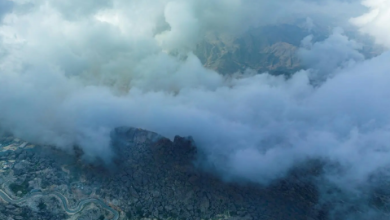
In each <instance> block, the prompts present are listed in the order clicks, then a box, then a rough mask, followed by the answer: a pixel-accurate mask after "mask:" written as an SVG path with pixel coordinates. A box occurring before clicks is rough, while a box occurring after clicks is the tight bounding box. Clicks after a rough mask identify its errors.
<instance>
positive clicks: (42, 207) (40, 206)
mask: <svg viewBox="0 0 390 220" xmlns="http://www.w3.org/2000/svg"><path fill="white" fill-rule="evenodd" d="M38 208H39V210H40V211H42V210H45V209H46V204H45V203H44V202H43V201H40V202H39V204H38Z"/></svg>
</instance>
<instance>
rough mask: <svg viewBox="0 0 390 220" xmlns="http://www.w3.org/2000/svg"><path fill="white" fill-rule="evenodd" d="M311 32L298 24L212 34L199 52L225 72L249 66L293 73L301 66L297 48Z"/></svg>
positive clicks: (199, 45)
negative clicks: (235, 34)
mask: <svg viewBox="0 0 390 220" xmlns="http://www.w3.org/2000/svg"><path fill="white" fill-rule="evenodd" d="M309 34H310V33H309V32H308V31H306V30H305V29H303V28H300V27H298V26H296V25H289V24H284V25H280V26H266V27H259V28H254V29H251V30H249V31H248V32H247V33H245V34H243V35H242V36H240V37H237V38H230V37H216V36H212V35H209V36H207V37H206V38H205V40H204V41H203V42H202V43H200V44H198V47H197V49H196V51H195V54H196V55H197V56H198V57H199V58H200V60H201V61H202V63H203V64H204V66H206V67H208V68H211V69H214V70H216V71H218V72H219V73H222V74H232V73H236V72H240V71H241V72H242V71H244V70H245V69H247V68H251V69H253V70H256V71H258V72H260V73H261V72H270V73H272V74H291V73H293V72H294V71H296V70H298V69H299V68H301V63H300V60H299V58H298V56H297V54H296V51H297V49H298V47H299V46H300V42H301V40H302V39H303V38H304V37H306V36H307V35H309Z"/></svg>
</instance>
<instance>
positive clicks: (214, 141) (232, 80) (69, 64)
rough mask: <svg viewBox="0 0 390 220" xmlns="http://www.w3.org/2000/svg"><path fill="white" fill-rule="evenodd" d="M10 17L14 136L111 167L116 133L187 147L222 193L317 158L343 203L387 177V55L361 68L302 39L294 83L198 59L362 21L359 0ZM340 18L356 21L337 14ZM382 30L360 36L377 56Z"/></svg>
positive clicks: (39, 4) (49, 5)
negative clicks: (233, 44) (260, 36)
mask: <svg viewBox="0 0 390 220" xmlns="http://www.w3.org/2000/svg"><path fill="white" fill-rule="evenodd" d="M373 2H374V1H372V2H371V3H373ZM376 3H378V4H379V5H374V4H370V6H371V5H373V6H372V7H374V6H375V7H380V8H386V7H382V6H386V2H384V3H381V2H379V1H378V2H376ZM13 4H14V7H13V8H12V10H10V11H8V13H6V14H3V15H4V18H3V22H2V24H1V25H0V127H1V128H2V129H4V130H7V131H10V132H12V133H13V134H14V135H16V136H18V137H21V138H24V139H27V140H30V141H34V142H37V143H41V144H50V145H54V146H56V147H58V148H61V149H63V150H66V151H71V150H72V149H73V146H74V145H78V146H80V147H81V148H83V150H84V152H85V153H86V158H87V159H91V160H93V159H94V158H97V157H100V158H102V159H103V160H105V161H106V162H109V161H110V159H111V158H112V156H113V154H112V152H111V149H110V146H109V141H110V140H109V132H110V131H111V130H112V129H113V128H115V127H118V126H134V127H141V128H145V129H149V130H153V131H156V132H158V133H161V134H162V135H165V136H167V137H169V138H172V137H174V135H182V136H187V135H191V136H193V137H194V139H195V141H196V143H197V145H198V147H199V149H200V151H201V152H202V153H203V154H204V155H205V157H204V158H203V160H202V161H201V167H202V168H203V169H208V170H210V171H213V172H215V173H217V174H219V175H220V176H221V177H222V178H224V179H225V180H228V181H235V180H243V181H249V182H255V183H260V184H269V183H271V182H272V181H274V180H278V179H280V178H284V177H286V176H287V175H288V173H289V171H290V170H291V169H292V168H294V167H295V166H297V165H298V164H302V163H305V162H306V161H307V160H308V159H320V160H322V161H326V165H325V168H324V175H323V176H322V178H323V180H324V182H329V183H332V184H334V185H336V186H337V187H340V188H343V189H345V191H348V190H347V189H348V188H353V189H359V187H363V186H366V185H369V181H370V178H372V176H373V175H374V176H375V175H378V174H377V173H378V172H379V171H380V170H383V169H384V168H387V167H388V166H389V163H388V161H387V158H388V157H389V156H390V155H389V152H390V148H389V145H388V144H387V142H388V138H389V136H390V130H389V129H390V128H389V124H390V113H389V111H388V109H389V108H390V106H389V104H388V103H389V102H388V97H387V94H389V93H390V91H389V89H390V87H389V86H388V84H389V82H390V77H389V74H388V72H389V69H390V62H388V60H389V58H390V54H389V52H386V53H383V54H381V55H379V56H377V57H374V58H371V59H366V58H365V57H364V56H363V55H362V54H361V52H360V50H361V48H362V45H361V44H360V43H359V42H358V41H357V40H354V39H351V38H349V37H347V36H346V35H345V34H344V32H343V31H341V29H335V31H334V32H333V33H332V34H331V35H330V36H329V37H328V38H326V39H325V40H323V41H321V42H312V41H313V39H312V38H310V37H307V38H305V39H303V42H302V47H301V49H300V50H299V55H300V57H301V59H302V61H303V62H304V64H305V65H306V67H307V69H306V70H301V71H298V72H297V73H295V74H294V75H292V76H291V77H290V78H288V79H286V78H285V77H284V76H272V75H269V74H267V73H264V74H256V73H255V72H254V71H252V70H247V71H246V73H245V74H244V75H240V76H231V77H224V76H222V75H221V74H219V73H217V72H215V71H212V70H209V69H206V68H204V67H203V65H202V64H201V62H200V61H199V59H198V58H197V57H196V56H195V55H194V54H193V53H192V50H193V49H194V48H195V47H196V45H197V44H198V43H199V42H200V41H201V40H202V39H203V37H204V36H205V35H206V34H207V33H214V34H221V35H234V34H237V33H238V34H242V33H244V32H245V30H247V29H248V28H250V27H251V26H256V25H263V24H275V23H278V22H282V21H283V20H286V19H290V18H298V17H302V18H304V19H307V20H306V21H308V24H313V23H314V24H317V23H318V22H319V23H321V22H325V23H326V24H327V25H332V24H333V23H337V26H345V25H346V23H347V22H348V21H349V20H348V19H349V18H350V17H356V16H359V13H360V12H361V13H360V14H362V13H364V7H362V6H361V5H360V4H359V2H358V1H336V0H323V1H309V0H301V1H278V2H275V1H254V0H251V1H250V0H241V1H239V0H234V1H219V0H215V1H209V0H208V1H206V0H204V1H203V0H201V1H199V0H197V1H195V0H194V1H181V0H159V1H151V0H150V1H149V0H147V1H121V0H115V1H109V2H106V1H97V2H95V3H93V4H92V3H80V4H78V3H77V4H74V3H73V1H55V2H53V1H43V0H41V1H27V0H26V1H21V0H18V1H14V3H13ZM367 4H368V3H367ZM26 5H27V6H28V10H27V9H26V7H27V6H26ZM73 5H78V6H79V7H78V8H77V10H76V9H75V10H73V9H74V8H73ZM346 8H349V9H352V8H354V9H356V10H349V11H351V14H347V15H342V13H341V12H344V11H346V10H345V9H346ZM217 9H218V10H217ZM129 12H131V13H129ZM378 13H379V12H378ZM379 15H381V16H379ZM379 18H381V19H385V20H386V19H387V18H386V16H385V14H381V13H379V14H378V16H377V17H375V19H371V20H369V19H363V21H364V22H357V23H356V24H359V25H360V27H362V30H363V31H364V30H370V31H368V32H367V33H371V34H372V35H373V36H376V37H377V39H378V42H382V41H383V42H382V43H384V44H385V39H384V38H381V37H382V36H385V35H382V34H383V33H385V30H386V29H385V28H384V27H385V26H382V25H383V24H385V22H383V21H382V20H381V19H379ZM387 20H388V19H387ZM387 20H386V21H387ZM354 21H355V20H354ZM357 21H359V19H358V20H357ZM366 21H370V22H366ZM362 24H363V25H362ZM377 24H379V25H377ZM310 26H311V25H309V28H310ZM332 28H333V26H332ZM371 28H372V29H371ZM371 30H378V32H372V31H371ZM380 39H382V41H381V40H380ZM315 80H319V81H320V83H313V81H315ZM368 188H369V187H368Z"/></svg>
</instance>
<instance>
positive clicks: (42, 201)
mask: <svg viewBox="0 0 390 220" xmlns="http://www.w3.org/2000/svg"><path fill="white" fill-rule="evenodd" d="M112 140H113V141H112V143H113V144H112V145H113V150H114V152H115V155H116V157H115V159H114V160H113V162H112V164H111V165H109V166H103V165H102V164H99V163H93V164H91V163H85V162H84V161H83V159H82V158H83V152H82V151H81V150H80V149H78V148H76V153H75V155H76V156H72V155H69V154H66V153H64V152H62V151H59V150H56V149H54V148H52V147H50V146H39V145H36V146H35V145H33V144H31V143H27V142H24V141H22V140H19V139H15V138H13V137H4V138H1V139H0V143H1V144H2V147H1V151H2V152H1V153H0V163H1V165H2V166H1V170H0V182H1V183H2V185H1V186H2V188H1V190H0V198H1V200H3V201H2V202H1V203H0V219H11V218H13V219H26V216H34V217H33V218H34V219H230V220H233V219H243V220H244V219H245V220H246V219H253V220H262V219H264V220H268V219H273V220H278V219H280V220H282V219H292V220H293V219H308V217H310V216H312V217H313V219H320V218H318V214H319V213H318V212H316V211H313V210H315V209H314V205H315V204H316V202H317V197H318V195H317V192H316V190H315V188H314V187H313V186H312V185H310V184H309V183H305V182H304V181H303V182H300V181H284V180H283V181H280V182H276V183H274V184H272V185H271V186H269V187H261V186H258V185H251V184H239V183H226V182H223V181H221V180H220V179H219V178H218V177H217V176H214V175H213V174H212V173H208V172H205V171H201V170H200V169H198V168H197V167H196V166H195V165H194V162H195V161H196V160H197V157H199V155H201V154H200V153H199V152H198V150H197V148H196V146H195V143H194V141H193V140H192V139H191V138H183V137H179V136H177V137H175V138H174V140H173V141H171V140H169V139H167V138H165V137H162V136H160V135H158V134H156V133H153V132H150V131H146V130H142V129H136V128H126V127H122V128H117V129H115V130H114V131H113V132H112Z"/></svg>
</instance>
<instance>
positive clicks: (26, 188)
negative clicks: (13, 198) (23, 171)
mask: <svg viewBox="0 0 390 220" xmlns="http://www.w3.org/2000/svg"><path fill="white" fill-rule="evenodd" d="M9 188H10V189H11V191H12V192H13V193H14V194H15V195H18V194H17V193H18V192H19V191H20V192H22V194H21V195H18V196H24V195H26V194H27V193H28V192H29V191H30V187H29V186H28V182H27V181H26V180H25V181H24V182H23V183H22V184H21V185H18V184H16V183H11V185H9Z"/></svg>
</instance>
